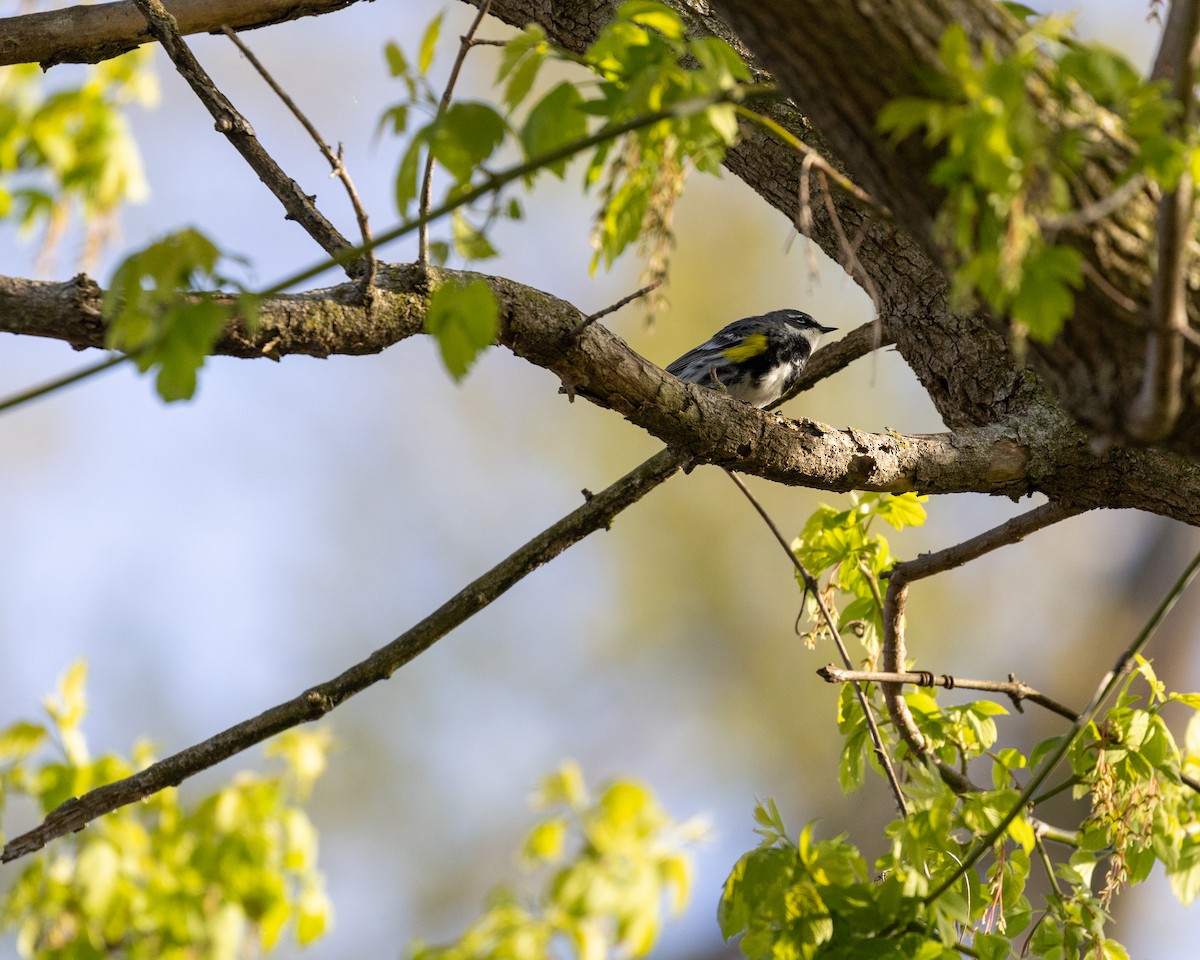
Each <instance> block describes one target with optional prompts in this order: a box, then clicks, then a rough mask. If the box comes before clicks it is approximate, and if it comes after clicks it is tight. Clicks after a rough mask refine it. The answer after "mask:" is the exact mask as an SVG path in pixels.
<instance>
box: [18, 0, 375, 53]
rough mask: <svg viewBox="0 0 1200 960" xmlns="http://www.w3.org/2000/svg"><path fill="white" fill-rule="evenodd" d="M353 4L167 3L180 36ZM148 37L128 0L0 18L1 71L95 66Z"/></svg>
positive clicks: (346, 0) (263, 0)
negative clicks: (33, 66)
mask: <svg viewBox="0 0 1200 960" xmlns="http://www.w3.org/2000/svg"><path fill="white" fill-rule="evenodd" d="M355 2H356V0H303V2H297V0H169V2H168V3H167V9H168V10H169V11H170V13H171V14H172V15H173V16H174V17H175V19H176V21H177V22H178V23H179V31H180V33H183V34H185V35H186V34H191V33H215V32H216V31H218V30H220V29H221V26H222V25H223V24H228V25H229V26H230V27H232V28H233V29H234V30H250V29H253V28H254V27H265V26H268V25H269V24H273V23H283V22H285V21H287V20H297V19H299V18H300V17H313V16H318V15H320V14H323V13H332V12H333V11H335V10H341V9H343V8H345V7H348V6H350V5H351V4H352V3H355ZM152 39H153V37H151V35H150V31H149V30H148V29H147V28H146V21H145V19H144V18H143V17H142V15H141V13H139V12H138V9H137V7H135V6H134V5H133V2H132V0H121V2H120V3H97V4H87V5H81V6H76V7H67V8H65V9H63V10H47V11H45V12H44V13H27V14H24V15H23V16H19V17H3V18H0V66H8V65H10V64H14V63H40V64H41V65H42V66H43V67H52V66H54V64H56V63H99V62H100V61H101V60H109V59H111V58H113V57H116V56H120V55H121V54H122V53H127V52H128V51H130V50H132V49H134V48H135V47H139V46H141V45H142V44H143V43H149V42H150V41H151V40H152Z"/></svg>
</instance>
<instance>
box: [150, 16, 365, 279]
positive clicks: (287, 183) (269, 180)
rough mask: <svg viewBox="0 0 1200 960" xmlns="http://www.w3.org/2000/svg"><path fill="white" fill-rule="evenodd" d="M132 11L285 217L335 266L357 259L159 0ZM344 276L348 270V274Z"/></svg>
mask: <svg viewBox="0 0 1200 960" xmlns="http://www.w3.org/2000/svg"><path fill="white" fill-rule="evenodd" d="M133 2H134V3H135V4H137V8H138V9H139V10H140V11H141V12H142V15H143V16H144V17H145V18H146V23H147V24H148V25H149V27H150V33H151V34H152V35H153V36H154V39H156V40H157V41H158V42H159V43H160V44H162V48H163V49H164V50H165V51H166V52H167V56H169V57H170V58H171V62H172V63H174V64H175V69H176V70H177V71H179V75H180V76H181V77H183V79H184V80H186V81H187V82H188V85H189V86H190V87H191V88H192V90H193V91H194V92H195V94H196V96H197V97H199V99H200V102H201V103H203V104H204V106H205V107H206V108H207V109H208V112H209V113H211V114H212V116H213V119H214V120H215V121H216V126H217V130H218V131H219V132H220V133H223V134H224V135H225V136H226V138H228V140H229V142H230V143H231V144H233V146H234V149H236V150H237V152H238V153H240V154H241V155H242V157H243V159H245V161H246V163H248V164H249V165H250V168H251V169H252V170H253V171H254V172H255V173H256V174H258V178H259V179H260V180H262V182H263V183H264V184H266V185H267V188H268V189H269V190H270V191H271V192H272V193H273V194H275V197H276V198H277V199H278V200H279V202H280V203H282V204H283V208H284V210H286V211H287V216H288V219H290V220H295V221H296V222H297V223H298V224H300V226H302V227H303V228H304V229H305V231H307V233H308V235H309V236H310V237H312V238H313V239H314V240H315V241H316V242H317V243H318V244H319V245H320V247H321V249H322V250H324V251H325V252H326V253H327V254H329V256H330V257H333V258H334V259H335V260H336V261H337V262H338V263H342V264H345V263H347V262H349V261H350V260H352V259H354V258H355V257H356V256H358V255H361V249H362V248H355V247H354V246H353V245H352V244H351V243H350V242H349V241H348V240H347V239H346V238H345V237H343V236H342V235H341V234H340V233H339V232H338V230H337V228H336V227H335V226H334V225H333V224H332V223H330V222H329V221H328V220H326V219H325V217H324V216H323V215H322V214H321V212H320V211H319V210H318V209H317V208H316V207H315V206H314V205H313V201H312V198H311V197H309V196H308V195H306V194H305V193H304V191H303V190H301V189H300V186H299V184H297V183H296V181H295V180H293V179H291V177H289V176H288V175H287V174H286V173H284V172H283V170H282V168H280V166H279V164H277V163H276V162H275V160H274V159H273V158H272V157H271V155H270V154H269V153H267V151H266V150H264V149H263V146H262V144H261V143H259V142H258V137H257V136H255V133H254V128H253V127H251V126H250V123H249V122H248V121H247V120H246V118H245V117H243V116H242V115H241V114H240V113H238V111H237V110H236V109H235V108H234V106H233V104H232V103H230V102H229V100H228V98H227V97H226V96H225V95H224V94H223V93H221V91H220V90H218V89H217V87H216V85H215V84H214V83H213V81H212V78H211V77H209V75H208V74H207V73H206V72H205V70H204V68H203V67H202V66H200V63H199V61H198V60H196V58H195V57H194V56H193V55H192V52H191V50H189V49H188V46H187V44H186V43H184V41H183V38H182V37H181V36H180V35H179V28H178V26H177V24H176V23H175V18H174V17H172V16H171V15H170V14H169V13H167V11H166V9H165V8H164V7H163V5H162V0H133ZM347 272H349V271H347Z"/></svg>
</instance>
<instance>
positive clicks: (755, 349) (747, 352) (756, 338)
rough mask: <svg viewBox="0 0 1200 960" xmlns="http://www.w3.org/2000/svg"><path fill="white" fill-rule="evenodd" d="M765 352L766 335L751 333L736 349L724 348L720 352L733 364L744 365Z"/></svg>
mask: <svg viewBox="0 0 1200 960" xmlns="http://www.w3.org/2000/svg"><path fill="white" fill-rule="evenodd" d="M766 352H767V335H766V334H765V333H752V334H750V335H749V336H748V337H746V339H744V340H743V341H742V342H741V343H739V344H738V345H737V346H736V347H726V348H725V349H724V350H722V351H721V353H723V354H724V355H725V357H726V359H728V360H730V361H731V362H733V363H745V362H746V361H747V360H751V359H753V358H754V357H757V356H759V355H761V354H764V353H766Z"/></svg>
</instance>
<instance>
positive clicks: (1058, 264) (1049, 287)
mask: <svg viewBox="0 0 1200 960" xmlns="http://www.w3.org/2000/svg"><path fill="white" fill-rule="evenodd" d="M1021 267H1022V272H1023V273H1022V278H1021V286H1020V289H1019V290H1018V291H1017V295H1016V297H1015V298H1014V299H1013V304H1012V311H1011V312H1012V317H1013V319H1014V320H1016V321H1018V322H1019V323H1022V324H1024V325H1025V327H1026V328H1027V329H1028V330H1029V335H1030V336H1031V337H1033V338H1034V339H1035V340H1040V341H1042V342H1043V343H1047V342H1049V341H1050V340H1053V339H1054V337H1055V336H1057V335H1058V332H1059V330H1061V329H1062V326H1063V323H1064V322H1065V321H1066V319H1067V318H1068V317H1069V316H1070V315H1071V313H1072V312H1073V311H1074V309H1075V295H1074V294H1073V293H1072V292H1071V288H1075V289H1078V288H1079V287H1081V286H1082V285H1083V257H1082V255H1081V254H1080V253H1079V251H1078V250H1074V249H1072V248H1070V247H1064V246H1059V245H1055V246H1048V247H1043V248H1042V249H1041V251H1040V252H1039V253H1038V254H1036V255H1033V256H1031V257H1028V258H1026V259H1025V261H1024V262H1023V263H1022V265H1021Z"/></svg>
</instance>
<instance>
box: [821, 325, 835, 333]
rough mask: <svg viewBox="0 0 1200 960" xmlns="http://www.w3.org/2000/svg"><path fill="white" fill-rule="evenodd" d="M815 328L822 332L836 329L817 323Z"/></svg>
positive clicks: (830, 331) (831, 331)
mask: <svg viewBox="0 0 1200 960" xmlns="http://www.w3.org/2000/svg"><path fill="white" fill-rule="evenodd" d="M817 329H818V330H820V331H821V332H822V333H833V331H834V330H836V329H837V327H823V326H821V325H820V324H819V323H818V324H817Z"/></svg>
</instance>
